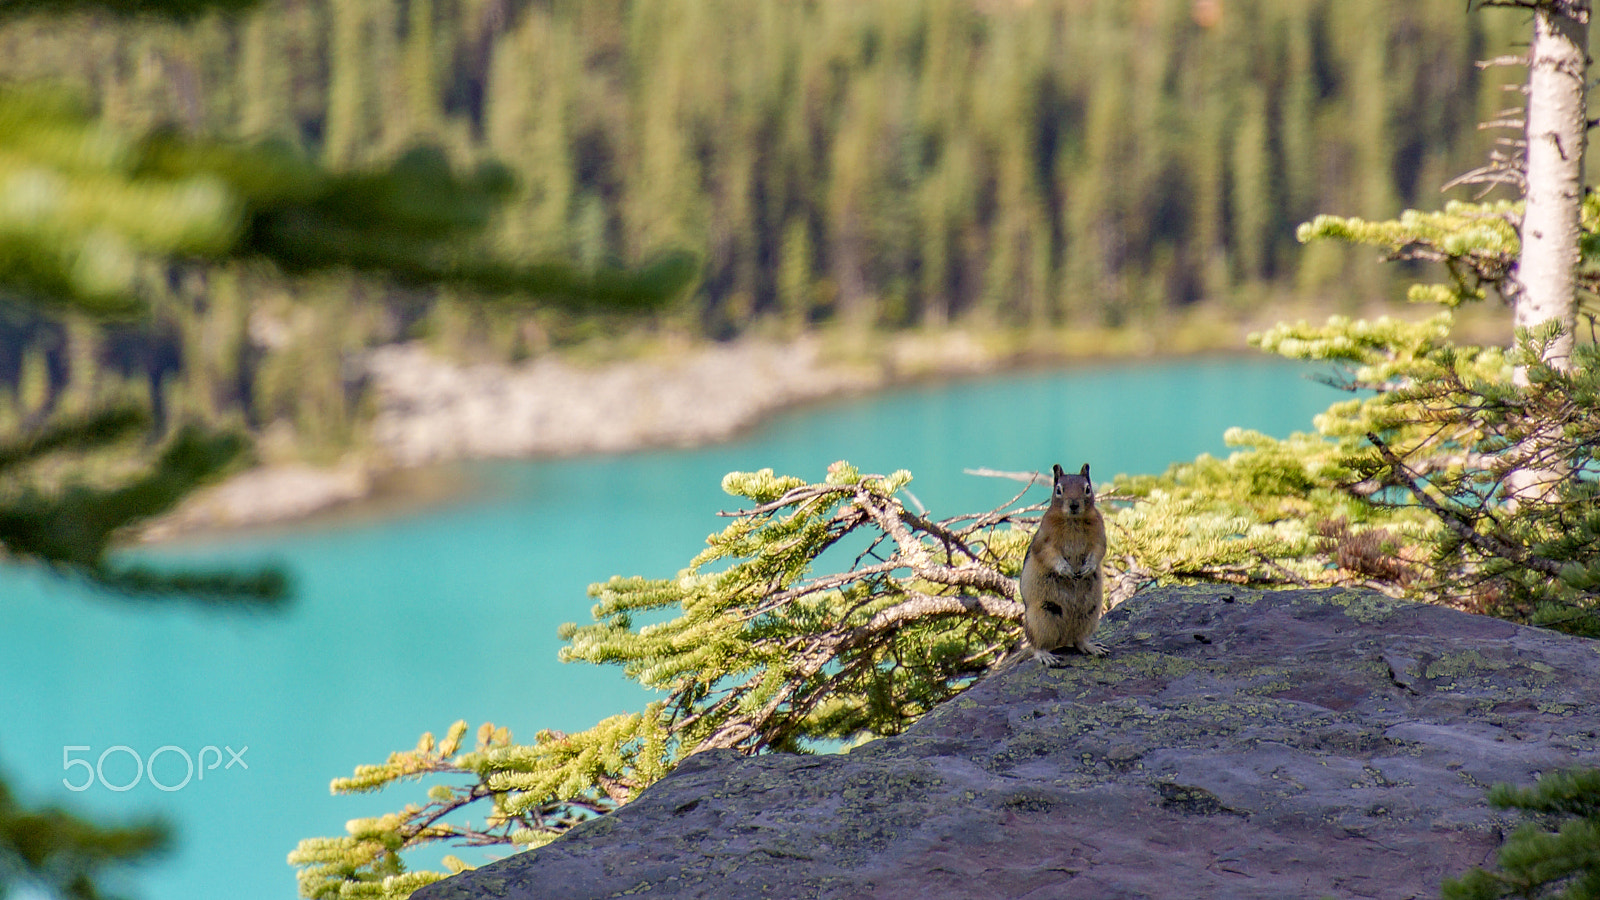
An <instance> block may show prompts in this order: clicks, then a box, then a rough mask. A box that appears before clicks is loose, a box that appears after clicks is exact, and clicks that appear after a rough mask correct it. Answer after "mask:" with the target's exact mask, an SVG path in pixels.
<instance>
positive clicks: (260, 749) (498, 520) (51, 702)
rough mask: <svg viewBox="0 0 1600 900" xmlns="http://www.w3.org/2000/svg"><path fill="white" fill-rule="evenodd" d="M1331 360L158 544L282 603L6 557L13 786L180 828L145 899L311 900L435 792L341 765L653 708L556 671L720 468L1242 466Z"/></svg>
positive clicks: (1132, 469)
mask: <svg viewBox="0 0 1600 900" xmlns="http://www.w3.org/2000/svg"><path fill="white" fill-rule="evenodd" d="M1312 373H1313V370H1312V369H1310V368H1308V367H1306V366H1304V365H1296V364H1292V363H1287V362H1282V361H1276V360H1269V359H1258V358H1241V359H1216V360H1198V361H1197V360H1189V361H1181V362H1172V363H1126V364H1117V365H1104V366H1096V367H1088V368H1075V369H1070V370H1055V371H1040V372H1028V373H1021V374H1013V375H1007V376H1003V377H993V378H985V379H981V380H972V381H958V382H949V383H941V384H934V385H925V386H919V387H913V388H906V389H900V390H894V391H889V392H885V393H881V394H875V395H872V396H869V397H865V398H859V399H851V400H842V401H838V402H834V403H829V404H825V405H818V406H813V407H808V408H806V409H803V410H800V411H796V412H793V413H790V414H786V415H783V416H780V417H778V418H775V419H773V420H771V421H770V422H768V423H767V424H766V425H764V426H762V427H761V428H759V429H757V430H755V431H753V432H752V433H750V434H748V435H747V436H745V437H743V438H742V439H740V440H737V441H733V442H730V443H727V444H721V445H717V446H713V447H708V448H703V449H699V450H693V451H661V452H649V453H637V454H629V455H622V456H607V457H594V458H583V459H573V460H560V461H547V462H500V463H482V464H475V465H473V466H471V467H468V473H469V474H470V476H471V478H472V480H473V481H474V482H475V483H476V484H477V485H478V486H479V488H478V490H475V491H474V492H473V493H472V494H471V496H469V497H465V498H463V499H461V500H460V501H457V502H454V503H449V504H445V505H443V506H436V507H433V508H430V509H427V510H420V511H415V512H412V513H407V514H400V515H396V516H394V517H392V518H388V519H384V520H380V521H365V522H363V521H356V522H348V521H347V522H343V523H337V524H327V525H322V526H315V527H305V528H299V529H295V530H293V531H286V532H284V533H281V534H271V535H265V536H263V535H259V534H258V535H246V536H235V537H221V538H218V539H215V540H211V541H189V542H186V543H184V544H183V545H181V546H175V547H169V548H162V549H158V550H153V551H148V550H147V551H141V552H142V553H143V554H144V555H147V556H151V557H155V558H158V559H182V560H202V561H205V562H208V563H215V562H241V563H255V562H260V561H263V560H275V561H279V562H282V563H284V564H285V565H286V566H287V567H288V568H289V569H290V571H291V572H292V573H293V576H294V578H295V582H296V585H297V594H296V598H295V601H294V604H293V605H292V607H291V609H290V610H289V611H288V612H286V613H284V614H280V615H239V614H219V613H208V612H204V611H198V610H195V609H193V608H189V607H186V606H185V605H183V604H181V603H170V604H165V605H161V606H150V605H147V604H142V603H137V602H133V601H128V600H123V599H118V598H115V597H107V596H104V595H100V594H96V593H94V592H91V591H88V590H85V589H84V588H82V587H80V586H78V585H76V584H73V583H70V582H65V581H61V580H59V579H54V578H50V577H46V576H44V575H42V574H39V573H36V572H32V571H28V570H22V569H18V568H15V567H0V712H3V718H0V771H3V772H4V773H5V775H6V776H7V778H8V779H9V781H10V783H11V785H12V786H13V788H14V789H15V790H16V791H17V792H18V793H19V794H20V795H21V799H22V800H23V802H25V803H27V804H29V805H43V804H51V805H62V806H66V807H68V808H72V809H75V810H79V811H83V812H88V813H93V814H97V815H100V816H103V817H105V818H107V819H108V820H120V819H127V818H129V817H133V816H139V815H151V814H154V815H160V816H161V817H163V818H165V819H167V820H168V821H170V822H171V823H172V824H173V825H174V826H175V828H176V830H177V837H178V840H177V847H176V849H175V850H174V852H172V853H171V854H169V855H168V856H166V857H165V858H163V859H161V860H160V861H158V862H155V863H152V864H150V865H148V866H145V867H142V868H139V869H136V870H131V871H130V872H129V873H128V874H129V878H128V880H127V882H126V884H125V887H126V889H127V892H128V893H131V894H132V895H134V896H137V897H142V898H149V900H153V898H176V900H187V898H195V900H205V898H218V897H229V898H239V900H258V898H273V900H290V898H293V897H295V896H296V892H295V883H294V873H293V869H291V868H290V867H289V866H288V865H287V864H286V862H285V859H284V857H285V855H286V854H287V853H288V852H289V851H290V850H291V849H293V847H294V846H295V844H296V842H297V841H298V840H299V839H300V838H303V837H311V836H322V835H337V834H343V833H344V824H345V821H346V820H348V819H350V818H352V817H356V816H364V815H374V814H378V813H382V812H387V811H391V810H394V809H398V808H399V807H401V806H402V805H404V804H405V803H407V802H412V801H421V800H423V795H422V789H421V788H419V787H415V786H410V787H408V788H406V789H404V790H401V791H390V792H388V793H384V794H377V795H363V796H355V797H331V796H329V793H328V782H329V780H330V779H331V778H333V777H335V776H343V775H348V774H350V772H351V770H352V769H353V768H354V767H355V766H356V765H358V764H362V763H376V762H381V761H382V760H383V759H384V758H385V757H386V756H387V755H388V753H389V752H390V751H392V750H399V749H406V748H409V747H411V746H413V745H414V744H415V743H416V740H417V738H418V736H419V735H420V734H421V733H422V732H424V731H432V732H434V733H435V734H440V733H442V732H443V731H444V730H445V729H446V728H447V727H449V725H450V724H451V723H452V722H454V721H455V720H457V719H466V720H467V721H468V722H469V723H471V725H472V726H473V727H474V728H475V727H476V726H477V725H478V724H479V723H481V722H483V721H493V722H495V723H496V724H500V725H505V726H509V727H510V728H511V730H512V733H513V735H515V736H517V737H519V738H522V739H526V740H531V738H532V737H533V734H534V732H535V731H537V730H538V729H541V728H558V729H563V730H579V729H583V728H585V727H588V726H589V725H591V724H593V723H594V722H595V721H597V720H598V719H600V718H603V717H605V716H607V715H611V714H614V713H617V712H622V711H626V710H631V709H637V708H639V707H641V706H643V704H644V703H645V702H646V701H647V700H648V699H649V697H648V696H647V695H646V693H645V692H644V691H643V690H642V689H640V688H638V687H637V686H635V685H633V684H631V683H630V682H628V681H626V680H625V679H623V678H622V677H621V675H620V673H619V672H617V671H615V670H612V669H610V668H598V667H592V666H581V665H562V664H560V663H558V662H557V661H556V651H557V649H558V648H559V646H560V641H559V640H558V639H557V637H556V629H557V627H558V626H560V625H561V624H562V623H563V622H571V621H580V622H581V621H588V618H589V606H590V600H589V599H588V597H587V596H586V594H585V588H586V587H587V585H588V584H590V583H591V582H595V581H601V580H604V579H606V578H608V577H610V576H611V575H613V574H624V575H634V574H636V575H646V576H653V577H664V576H671V575H673V574H675V573H677V572H678V570H680V569H681V568H682V567H683V566H684V565H685V564H686V563H687V562H688V560H689V559H690V558H691V557H692V556H693V555H694V554H695V553H696V552H697V551H698V550H699V549H700V548H701V547H702V546H703V543H704V540H705V537H706V535H708V534H710V533H712V532H714V531H718V530H720V529H721V528H722V527H723V526H724V525H725V524H726V520H725V519H721V518H718V517H717V516H716V512H717V511H718V510H719V509H727V508H733V507H734V506H735V503H734V498H731V497H728V496H726V495H724V494H723V493H722V492H721V490H720V489H719V484H720V481H721V479H722V476H723V475H724V474H725V473H726V472H728V471H730V470H735V469H742V470H751V469H759V468H766V467H771V468H773V469H776V470H777V471H778V472H780V473H789V474H795V475H799V476H802V477H805V478H808V479H811V480H818V479H821V478H822V477H823V475H824V474H825V472H826V470H827V467H828V464H829V463H831V462H833V461H835V460H839V459H845V460H849V461H850V462H852V463H854V464H856V465H857V466H859V467H860V468H861V469H862V471H865V472H878V473H887V472H890V471H893V470H895V469H899V468H906V469H910V470H911V472H912V473H913V474H914V475H915V481H913V482H912V484H911V486H910V488H911V491H912V492H913V493H914V494H915V495H916V496H917V498H918V499H920V500H921V501H922V503H924V504H925V505H926V506H927V507H928V509H929V511H930V513H931V514H932V515H934V516H936V517H944V516H949V515H956V514H959V513H963V512H975V511H981V510H987V509H990V508H992V507H994V506H997V505H999V504H1000V503H1003V502H1004V501H1006V500H1007V499H1009V498H1010V497H1011V496H1012V495H1013V494H1014V493H1015V492H1016V490H1017V485H1016V484H1015V483H1014V482H1010V481H1003V480H997V479H988V478H976V477H972V476H968V475H963V474H962V469H964V468H976V467H983V466H987V467H990V468H996V469H1009V470H1034V469H1047V468H1048V467H1049V466H1050V465H1051V464H1052V463H1055V462H1060V463H1062V464H1063V465H1065V466H1067V467H1068V468H1070V469H1076V468H1077V467H1078V466H1079V465H1081V464H1082V463H1084V462H1088V463H1090V464H1091V465H1092V467H1093V471H1094V474H1095V476H1096V480H1097V481H1100V482H1105V481H1108V480H1109V478H1110V477H1111V476H1112V475H1115V474H1117V473H1119V472H1121V473H1138V472H1157V471H1161V470H1163V469H1164V468H1165V467H1166V466H1167V464H1168V463H1170V462H1172V461H1175V460H1187V459H1192V458H1193V457H1195V456H1196V455H1198V454H1200V453H1212V454H1218V455H1221V454H1225V453H1226V452H1228V451H1227V448H1226V447H1225V445H1224V443H1223V440H1222V434H1223V431H1224V430H1225V429H1226V428H1227V427H1229V426H1232V425H1238V426H1243V427H1247V428H1254V429H1258V430H1261V431H1264V432H1267V433H1269V434H1273V435H1276V436H1280V437H1281V436H1285V435H1287V434H1288V433H1290V432H1292V431H1304V430H1309V429H1310V427H1311V417H1312V416H1313V415H1314V414H1315V413H1317V412H1320V411H1322V410H1323V409H1325V408H1326V407H1327V406H1328V405H1329V404H1331V403H1333V402H1335V401H1337V400H1339V399H1341V398H1343V397H1344V396H1346V395H1343V394H1341V393H1339V392H1338V391H1335V390H1332V389H1330V388H1328V387H1326V386H1324V385H1322V384H1320V383H1317V382H1315V381H1313V380H1311V379H1310V378H1308V377H1307V376H1308V375H1310V374H1312ZM1038 496H1039V497H1040V498H1042V497H1043V496H1044V494H1043V490H1042V489H1039V490H1038ZM205 747H215V748H218V749H217V750H216V751H206V752H205V756H204V762H205V764H206V765H214V766H215V768H211V769H201V770H199V771H200V773H202V774H203V775H204V777H203V779H202V778H198V777H197V778H192V779H191V780H189V781H188V782H187V783H185V782H184V779H185V776H186V773H187V771H188V770H187V768H186V763H185V757H186V756H187V757H188V758H194V757H196V756H198V755H199V754H200V753H201V750H202V748H205ZM67 748H86V749H67ZM111 748H119V749H115V750H112V749H111ZM120 748H125V749H120ZM163 748H172V749H163ZM157 751H160V752H159V753H157ZM102 754H106V755H105V756H104V757H102ZM235 754H237V756H236V757H235ZM136 757H137V759H138V760H139V761H140V762H137V763H136ZM152 757H154V763H153V765H151V766H150V768H149V772H148V773H147V774H149V775H151V776H153V777H154V778H155V779H156V780H157V781H158V782H159V783H161V784H164V785H167V786H169V787H170V786H176V785H181V787H178V788H177V789H175V790H170V791H163V790H161V789H160V788H158V787H157V786H155V785H153V784H152V783H151V781H150V779H149V778H140V779H139V780H138V781H137V782H136V783H133V784H132V786H131V787H129V788H128V789H126V790H120V791H119V790H113V789H111V787H108V786H107V783H109V784H110V785H111V786H112V787H121V786H124V785H127V784H129V783H130V782H133V781H134V778H135V775H136V774H138V773H137V770H136V765H139V764H142V761H144V760H149V759H151V758H152ZM72 760H84V761H87V764H88V765H85V764H82V763H80V764H78V765H71V764H70V761H72ZM97 761H98V762H100V763H101V764H102V765H101V769H102V771H101V772H99V773H91V772H90V768H91V767H92V765H93V764H95V763H96V762H97ZM223 764H230V765H223ZM89 774H93V775H94V776H95V777H94V778H93V779H92V780H91V779H89V778H88V777H87V775H89ZM102 774H103V775H104V781H103V782H102V781H101V780H100V776H101V775H102ZM64 781H65V782H68V783H71V784H74V785H80V784H83V783H85V782H88V783H89V784H88V787H87V788H86V789H85V790H82V791H73V790H69V789H68V787H67V786H66V784H64ZM453 852H456V853H457V854H458V855H461V856H462V857H463V858H464V859H466V860H467V861H468V862H472V863H478V862H482V861H484V859H485V857H484V855H483V854H481V853H478V852H476V851H464V850H455V851H453ZM501 855H503V853H502V854H501ZM427 862H428V864H429V865H430V866H431V865H432V862H431V861H427Z"/></svg>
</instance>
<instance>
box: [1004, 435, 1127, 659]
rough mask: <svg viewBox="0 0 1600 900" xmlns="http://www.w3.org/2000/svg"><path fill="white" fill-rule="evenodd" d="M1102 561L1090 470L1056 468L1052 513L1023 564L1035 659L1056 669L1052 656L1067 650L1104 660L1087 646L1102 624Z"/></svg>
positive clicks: (1025, 618) (1101, 527)
mask: <svg viewBox="0 0 1600 900" xmlns="http://www.w3.org/2000/svg"><path fill="white" fill-rule="evenodd" d="M1105 555H1106V520H1105V518H1104V517H1103V516H1101V515H1100V511H1099V510H1098V509H1095V507H1094V484H1093V483H1092V482H1090V481H1089V464H1088V463H1084V464H1083V470H1082V471H1080V472H1079V473H1078V474H1076V475H1068V474H1067V473H1066V472H1064V471H1062V469H1061V466H1059V465H1058V466H1056V467H1055V483H1054V488H1053V493H1052V494H1051V496H1050V508H1049V509H1047V510H1045V514H1044V517H1043V518H1042V519H1040V520H1039V530H1038V531H1036V532H1034V534H1033V541H1032V542H1030V543H1029V544H1028V552H1027V555H1025V556H1023V558H1022V579H1021V582H1020V585H1019V586H1020V588H1021V593H1022V604H1023V614H1022V633H1023V635H1025V636H1026V637H1027V639H1028V645H1029V646H1030V647H1032V648H1033V658H1034V659H1037V660H1039V661H1041V662H1043V663H1044V664H1045V665H1047V666H1050V665H1058V664H1060V662H1061V659H1060V657H1058V656H1056V654H1055V653H1054V652H1052V651H1055V650H1059V649H1063V648H1067V647H1071V648H1074V649H1076V650H1077V651H1078V652H1080V653H1086V654H1089V655H1092V656H1104V655H1105V652H1106V650H1105V648H1104V647H1102V646H1100V645H1099V644H1097V643H1095V642H1094V641H1091V640H1089V638H1090V636H1092V635H1093V634H1094V629H1095V626H1097V625H1099V624H1100V606H1101V603H1102V602H1103V601H1102V598H1103V596H1104V592H1105V581H1104V579H1103V578H1102V577H1101V575H1100V561H1101V560H1102V559H1104V558H1105Z"/></svg>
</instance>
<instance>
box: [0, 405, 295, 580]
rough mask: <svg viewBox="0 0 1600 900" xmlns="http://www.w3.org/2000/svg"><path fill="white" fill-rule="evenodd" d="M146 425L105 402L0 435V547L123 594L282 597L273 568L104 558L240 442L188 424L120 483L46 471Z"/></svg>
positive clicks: (204, 478) (227, 460)
mask: <svg viewBox="0 0 1600 900" xmlns="http://www.w3.org/2000/svg"><path fill="white" fill-rule="evenodd" d="M148 425H149V417H148V414H147V413H145V412H144V411H143V410H142V409H140V408H138V407H130V406H123V407H113V408H109V409H105V410H102V411H99V412H95V413H91V414H89V415H86V416H83V417H79V418H75V419H64V420H58V421H56V422H54V423H52V424H50V425H48V426H46V427H43V428H40V429H38V430H36V431H33V432H30V433H25V434H23V435H21V436H19V437H17V438H15V439H12V440H10V441H5V442H0V549H3V550H4V551H5V553H6V554H7V555H9V556H10V557H12V558H13V559H16V560H31V561H35V562H40V563H43V564H45V565H48V566H50V567H51V568H53V569H55V570H56V571H59V572H61V573H63V574H70V575H75V576H78V577H82V578H85V579H87V580H88V581H90V582H92V583H95V584H98V585H100V586H102V587H106V588H110V589H112V590H115V591H118V592H121V593H124V594H129V595H136V596H138V595H142V596H152V597H159V596H170V595H172V594H173V593H180V594H182V595H185V596H188V597H190V598H191V599H194V600H197V601H204V602H212V603H223V604H234V603H239V602H241V601H243V602H244V603H245V604H247V605H253V606H269V607H270V606H276V605H279V604H281V603H283V602H284V601H285V599H286V598H287V594H288V582H287V579H286V578H285V576H284V574H283V573H282V572H281V571H279V570H278V569H275V568H267V569H262V570H259V571H256V572H237V571H231V570H230V571H215V572H200V571H187V572H181V571H180V572H158V571H155V570H153V569H150V568H148V567H143V566H137V565H126V564H119V563H114V562H112V561H111V560H109V559H108V558H107V554H108V551H109V550H110V548H111V544H112V541H113V539H114V538H115V537H116V536H117V534H118V533H119V532H120V531H122V530H123V529H126V528H127V527H129V526H130V525H133V524H136V523H138V522H140V521H143V520H146V519H149V518H151V517H154V516H158V515H160V514H162V513H164V512H167V511H168V510H170V509H172V507H173V506H175V505H176V504H177V502H178V501H179V500H181V499H182V498H183V497H184V496H186V495H187V494H188V493H190V492H191V491H193V490H194V489H195V488H197V487H199V486H201V485H203V484H206V483H207V482H210V481H213V480H215V479H216V478H217V477H218V476H219V475H220V474H222V473H224V472H226V471H227V470H228V469H229V468H230V467H231V466H232V465H233V464H234V463H235V461H236V460H238V459H239V458H240V456H241V454H242V453H243V452H244V450H245V443H244V440H243V439H242V438H241V437H239V436H238V435H235V434H210V433H206V432H204V431H202V430H201V429H199V428H197V427H194V426H189V427H185V428H183V429H180V430H179V431H178V433H177V434H176V435H175V436H174V437H173V438H172V440H171V441H169V442H168V444H167V445H166V447H165V448H164V449H163V450H162V452H161V453H160V454H159V456H158V457H157V458H156V459H155V461H154V463H153V464H152V465H151V467H150V468H149V469H148V470H146V471H144V472H142V473H139V474H138V475H136V476H134V477H132V478H131V479H125V480H122V481H120V483H116V484H113V485H110V486H101V485H97V484H93V483H91V482H90V481H89V480H88V478H87V474H86V473H81V472H75V471H73V468H72V467H71V466H70V465H69V466H68V468H67V471H66V472H65V474H60V473H54V474H52V471H51V470H50V467H49V464H50V463H52V462H54V460H52V457H54V456H55V455H57V454H68V455H69V456H70V455H72V454H76V453H82V452H85V451H92V450H97V449H103V448H105V447H107V446H109V445H113V444H118V443H124V442H126V441H128V440H129V439H130V438H132V437H134V436H136V435H138V434H141V433H143V431H144V430H145V429H146V428H147V427H148Z"/></svg>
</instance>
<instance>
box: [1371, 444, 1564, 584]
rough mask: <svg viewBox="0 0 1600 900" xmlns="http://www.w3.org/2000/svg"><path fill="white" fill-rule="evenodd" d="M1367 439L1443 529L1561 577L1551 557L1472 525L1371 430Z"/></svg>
mask: <svg viewBox="0 0 1600 900" xmlns="http://www.w3.org/2000/svg"><path fill="white" fill-rule="evenodd" d="M1367 440H1369V441H1371V442H1372V445H1373V447H1375V448H1377V450H1378V454H1379V455H1380V456H1382V457H1383V460H1384V462H1386V463H1388V465H1389V468H1390V470H1391V471H1393V472H1394V474H1395V476H1396V477H1398V478H1399V479H1400V481H1401V483H1403V484H1404V485H1405V486H1406V488H1407V489H1408V490H1409V491H1410V492H1411V495H1412V496H1413V497H1416V498H1417V502H1418V503H1421V504H1422V505H1423V507H1425V508H1426V509H1427V510H1428V511H1429V512H1431V513H1433V514H1434V515H1435V516H1436V517H1437V518H1438V519H1439V521H1440V522H1442V523H1443V524H1444V525H1445V527H1446V528H1449V529H1450V530H1451V531H1452V532H1454V533H1455V534H1456V535H1457V536H1458V537H1460V538H1461V540H1463V541H1465V542H1466V543H1468V544H1471V545H1472V546H1474V547H1476V548H1478V549H1479V550H1480V551H1482V552H1484V553H1486V554H1488V555H1490V556H1496V557H1500V558H1502V559H1508V560H1512V561H1513V562H1516V563H1518V564H1519V565H1523V566H1527V567H1528V568H1531V569H1535V570H1537V571H1539V572H1542V573H1544V574H1546V575H1549V576H1551V577H1560V575H1561V569H1562V566H1561V564H1560V563H1557V562H1555V561H1553V560H1548V559H1543V558H1540V557H1537V556H1533V555H1531V554H1528V553H1526V552H1525V551H1524V550H1523V549H1522V548H1521V547H1518V546H1516V545H1514V544H1512V543H1510V542H1508V541H1506V540H1503V539H1502V538H1499V537H1497V536H1495V535H1493V534H1485V533H1483V532H1480V531H1478V530H1477V529H1476V528H1475V527H1473V521H1472V519H1471V518H1470V517H1469V516H1467V515H1465V514H1464V513H1462V512H1459V511H1457V510H1453V509H1449V508H1447V507H1445V506H1444V504H1442V503H1440V502H1439V501H1438V500H1436V499H1434V497H1433V494H1432V493H1430V492H1429V491H1428V490H1427V489H1426V488H1424V487H1423V485H1422V483H1421V481H1420V479H1419V477H1418V476H1417V475H1415V474H1414V473H1412V472H1411V470H1410V469H1409V468H1407V466H1406V464H1405V463H1404V462H1403V461H1402V460H1401V459H1400V457H1398V456H1396V455H1395V453H1394V451H1393V450H1391V449H1389V445H1388V444H1387V443H1385V442H1384V441H1383V439H1382V438H1380V437H1378V436H1377V435H1376V434H1374V433H1372V432H1368V433H1367Z"/></svg>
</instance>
